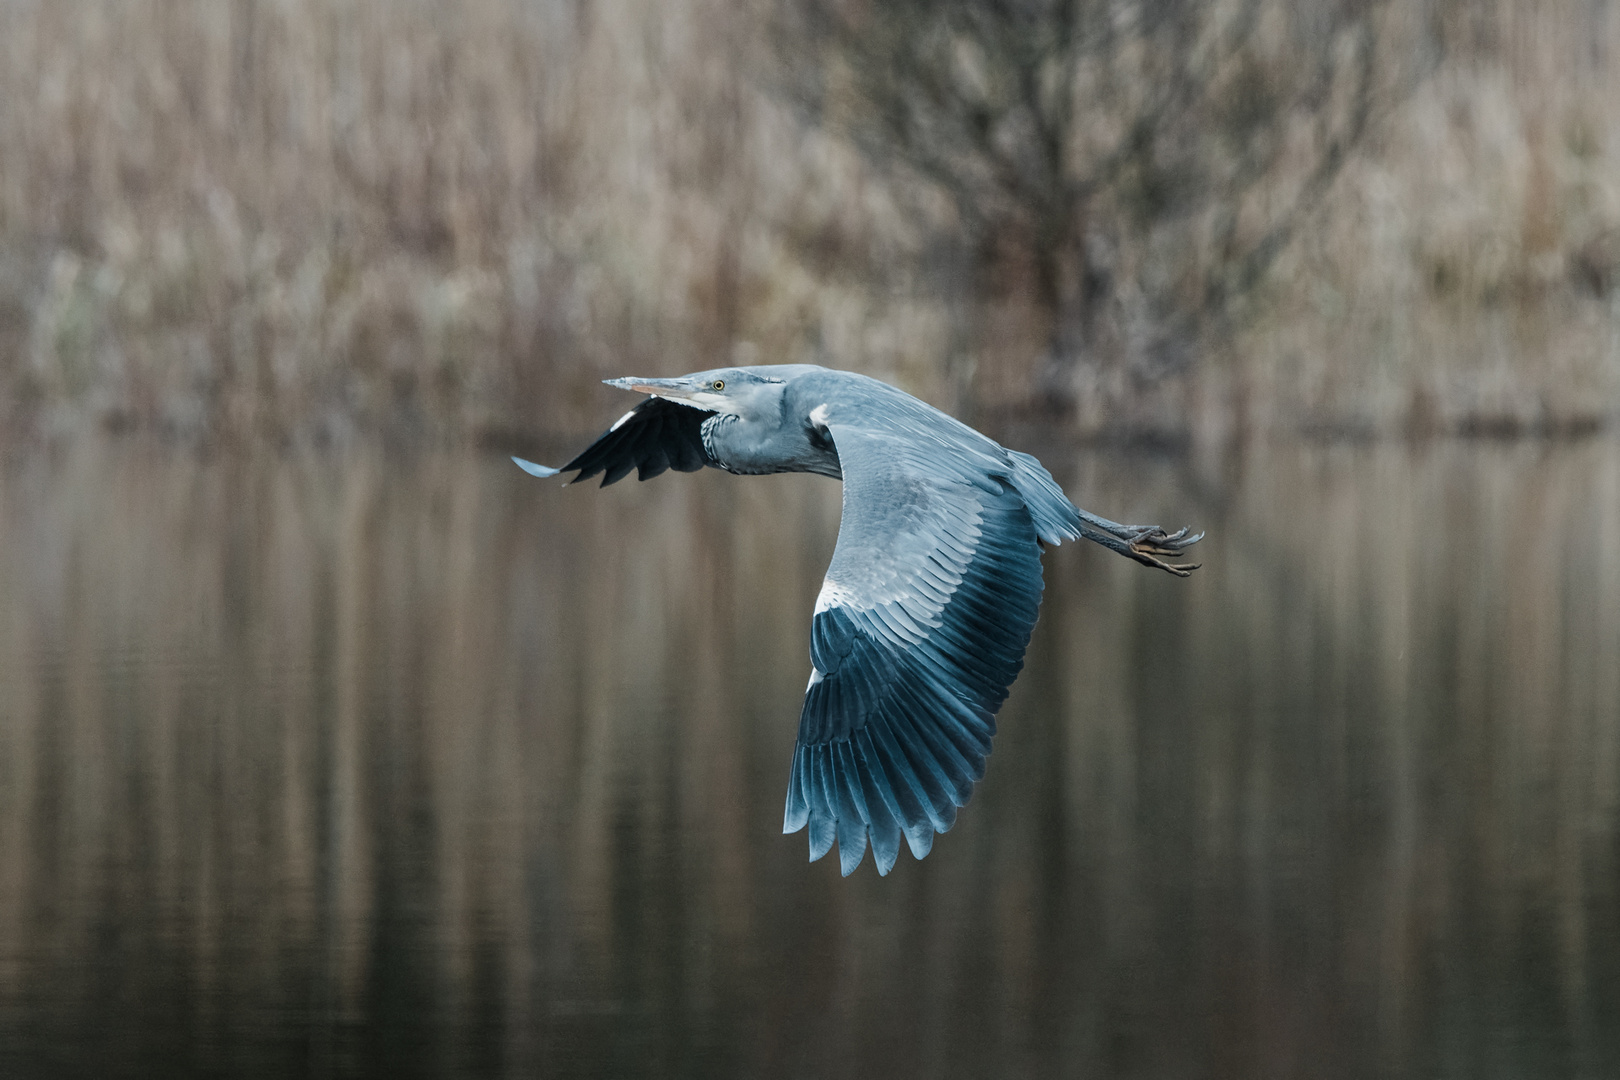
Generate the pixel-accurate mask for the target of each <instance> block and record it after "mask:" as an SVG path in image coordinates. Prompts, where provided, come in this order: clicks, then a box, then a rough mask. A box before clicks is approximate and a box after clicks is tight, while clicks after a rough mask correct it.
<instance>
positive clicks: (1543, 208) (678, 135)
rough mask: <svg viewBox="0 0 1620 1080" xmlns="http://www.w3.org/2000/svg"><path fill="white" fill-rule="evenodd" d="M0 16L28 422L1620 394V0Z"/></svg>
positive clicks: (1535, 425)
mask: <svg viewBox="0 0 1620 1080" xmlns="http://www.w3.org/2000/svg"><path fill="white" fill-rule="evenodd" d="M1007 12H1012V14H1011V15H1008V14H1006V13H1007ZM997 13H1000V14H997ZM0 25H3V28H4V31H5V32H4V34H3V35H0V37H3V41H0V427H3V429H4V431H5V432H6V433H7V434H8V435H11V436H17V437H24V438H29V437H44V438H52V437H56V436H62V435H68V434H72V433H75V432H80V431H88V430H107V429H112V430H130V431H139V432H153V433H161V434H165V435H169V436H174V437H177V438H180V439H183V440H188V441H197V442H206V443H232V442H252V441H258V440H270V441H277V442H290V443H329V442H346V441H351V440H354V439H358V438H370V437H375V436H379V435H380V436H383V437H386V438H399V439H405V440H413V441H414V440H419V441H424V442H434V443H464V442H492V443H499V444H503V445H523V444H529V443H534V442H536V441H540V440H548V441H549V440H550V439H552V438H555V437H557V436H558V435H559V434H564V433H565V434H567V435H570V436H573V435H582V434H586V433H589V432H591V431H594V430H595V427H596V426H597V422H598V421H599V420H600V418H601V417H602V416H604V415H606V414H607V413H608V412H610V411H611V409H612V407H613V403H612V402H611V401H609V396H610V393H611V392H610V391H607V390H606V389H605V388H602V387H601V386H600V385H599V380H600V379H603V378H607V377H611V376H616V375H622V374H626V373H635V374H648V375H657V374H669V373H673V372H680V371H687V370H694V369H698V368H703V367H711V366H720V365H724V364H727V363H775V362H798V361H807V362H816V363H826V364H829V365H832V366H838V367H849V368H855V369H858V370H864V371H867V372H870V373H872V374H875V375H878V376H880V377H883V378H887V379H890V380H892V381H894V382H896V383H898V384H900V385H902V386H904V387H905V388H906V389H908V390H910V391H912V392H914V393H918V394H919V395H921V396H923V397H925V398H927V399H928V400H931V401H933V402H934V403H936V404H938V405H940V406H941V407H943V408H946V409H948V410H950V411H952V412H954V413H956V414H957V415H960V416H963V417H964V418H966V419H969V420H970V421H973V422H976V423H980V424H983V425H987V426H991V427H996V426H1001V427H1005V426H1008V425H1020V424H1025V423H1040V424H1043V425H1048V426H1050V427H1051V428H1052V429H1053V430H1056V431H1059V432H1061V433H1062V434H1063V436H1064V437H1066V438H1072V439H1076V440H1091V441H1096V440H1108V441H1114V440H1125V441H1137V442H1150V443H1156V444H1160V445H1172V446H1181V445H1192V446H1198V447H1208V448H1219V447H1223V446H1230V445H1234V444H1237V443H1242V442H1244V441H1247V440H1251V439H1257V438H1259V439H1269V438H1279V437H1283V438H1286V437H1295V436H1300V435H1304V436H1309V437H1317V438H1347V437H1348V438H1356V439H1375V438H1391V437H1414V436H1416V437H1423V436H1430V435H1437V436H1445V435H1463V436H1470V435H1471V436H1500V437H1513V436H1521V435H1533V436H1546V437H1561V436H1573V435H1583V434H1590V433H1596V432H1603V431H1610V432H1612V431H1614V430H1616V429H1617V428H1620V113H1616V111H1615V110H1614V108H1613V107H1612V103H1613V102H1614V101H1620V74H1617V65H1616V62H1615V59H1614V58H1615V56H1616V51H1617V49H1620V11H1616V10H1612V9H1610V8H1609V7H1608V6H1606V5H1595V4H1590V3H1575V2H1570V0H1557V2H1555V0H1483V2H1479V3H1468V2H1464V0H1436V2H1434V3H1431V4H1428V5H1424V6H1422V7H1421V10H1419V7H1418V6H1417V5H1408V6H1401V5H1396V4H1393V3H1389V2H1365V3H1355V4H1351V3H1343V2H1335V0H1307V2H1305V3H1297V4H1283V3H1281V2H1280V0H1244V2H1233V3H1217V4H1190V3H1188V4H1183V3H1179V2H1168V0H1167V2H1165V3H1162V4H1156V5H1155V4H1145V3H1144V4H1129V3H1078V4H1068V5H1064V4H1057V3H1052V4H1046V5H1043V4H1039V3H1034V4H1030V5H1027V6H1024V7H1019V6H1016V5H1002V6H997V5H979V4H967V3H960V2H943V3H938V4H928V5H923V4H913V3H909V2H897V3H894V4H892V5H881V6H880V5H866V6H863V5H851V4H835V3H830V2H825V0H796V2H794V3H789V4H781V5H777V4H765V3H743V4H729V3H721V2H719V0H673V2H669V3H652V2H650V0H637V2H633V3H628V4H624V5H618V6H609V5H599V4H589V3H563V2H551V0H543V2H522V0H449V2H444V3H428V2H426V0H401V2H400V3H396V4H389V5H367V4H359V3H352V2H346V0H280V2H277V3H269V2H263V0H234V2H231V3H216V2H203V0H169V2H161V0H130V2H114V0H83V2H80V3H75V4H71V5H65V4H43V3H33V2H25V0H0Z"/></svg>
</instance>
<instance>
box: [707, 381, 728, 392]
mask: <svg viewBox="0 0 1620 1080" xmlns="http://www.w3.org/2000/svg"><path fill="white" fill-rule="evenodd" d="M709 385H710V386H712V387H714V388H715V389H716V390H724V389H725V388H726V380H724V379H716V380H714V382H712V383H710V384H709Z"/></svg>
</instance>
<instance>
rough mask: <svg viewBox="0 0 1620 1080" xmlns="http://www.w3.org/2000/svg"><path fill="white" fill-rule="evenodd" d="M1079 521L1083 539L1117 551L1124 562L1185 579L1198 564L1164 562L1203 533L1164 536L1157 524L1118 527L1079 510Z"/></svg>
mask: <svg viewBox="0 0 1620 1080" xmlns="http://www.w3.org/2000/svg"><path fill="white" fill-rule="evenodd" d="M1080 520H1081V522H1082V525H1081V526H1080V531H1081V535H1083V536H1084V537H1085V538H1086V539H1087V540H1094V541H1096V542H1097V543H1099V544H1101V545H1102V546H1103V547H1105V548H1107V549H1108V550H1110V551H1117V552H1119V554H1121V555H1124V556H1125V557H1126V558H1128V559H1135V560H1136V561H1137V562H1139V563H1141V564H1142V565H1143V566H1154V567H1157V568H1158V569H1160V570H1164V571H1167V572H1168V573H1172V574H1174V575H1176V577H1186V576H1187V575H1189V574H1191V573H1192V572H1193V571H1194V570H1196V569H1198V567H1199V566H1200V565H1201V564H1199V563H1172V562H1166V561H1165V560H1166V559H1174V558H1176V557H1178V556H1180V555H1182V554H1183V553H1184V552H1185V551H1186V550H1187V549H1188V548H1190V547H1192V546H1193V545H1194V544H1196V543H1198V541H1200V540H1202V539H1203V538H1204V534H1203V533H1192V534H1191V535H1189V530H1187V529H1178V530H1177V531H1175V532H1173V533H1167V532H1165V531H1164V530H1163V529H1161V528H1160V527H1159V526H1157V525H1121V524H1119V523H1118V522H1117V521H1109V520H1108V519H1107V518H1100V517H1098V516H1097V515H1095V514H1088V513H1086V512H1085V511H1084V510H1081V511H1080ZM1088 526H1095V527H1094V528H1090V527H1088Z"/></svg>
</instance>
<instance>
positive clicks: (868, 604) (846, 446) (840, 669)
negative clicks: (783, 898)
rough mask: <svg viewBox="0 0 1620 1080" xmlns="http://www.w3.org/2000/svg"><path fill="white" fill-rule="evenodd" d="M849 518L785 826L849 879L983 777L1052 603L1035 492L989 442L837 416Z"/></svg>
mask: <svg viewBox="0 0 1620 1080" xmlns="http://www.w3.org/2000/svg"><path fill="white" fill-rule="evenodd" d="M827 430H828V432H829V433H830V434H831V435H832V438H833V441H834V443H835V444H836V445H837V448H838V458H839V462H840V464H841V465H842V468H843V473H844V507H843V520H842V522H841V523H840V525H839V530H838V545H837V548H836V549H835V550H834V552H833V558H832V564H831V565H830V566H829V567H828V569H827V577H826V581H825V583H824V584H823V586H822V590H821V596H820V598H819V599H818V600H817V602H816V613H815V619H814V622H813V623H812V625H811V631H810V659H811V663H812V664H813V665H814V667H813V670H812V671H811V674H810V686H809V688H808V689H807V691H806V693H805V699H804V711H803V713H802V715H801V717H800V720H799V740H798V744H797V745H796V746H795V748H794V751H793V770H792V774H791V776H790V777H789V780H788V795H787V810H786V813H785V815H784V820H783V831H784V832H796V831H798V830H799V829H801V828H803V827H804V826H806V825H808V826H809V827H810V858H811V859H812V860H815V859H819V858H821V857H822V856H823V855H825V854H826V853H827V851H828V849H829V848H831V846H832V843H833V840H834V839H836V840H837V841H838V855H839V861H840V863H841V864H842V869H843V872H844V873H845V874H846V875H847V874H849V873H851V872H852V871H853V870H854V869H855V867H856V866H858V865H860V861H861V858H862V856H863V855H864V854H865V851H866V843H867V839H868V837H870V839H871V843H872V852H873V856H874V858H875V860H876V862H877V868H878V872H879V873H880V874H887V873H888V872H889V870H890V869H891V868H892V867H893V866H894V862H895V859H896V858H897V857H898V855H899V851H900V837H901V835H902V834H903V835H904V836H905V838H906V840H907V842H908V843H909V844H910V846H911V850H912V853H913V854H914V855H915V856H916V857H917V858H919V859H920V858H922V857H923V856H924V855H927V854H928V851H929V849H930V848H931V847H932V845H933V840H934V833H935V832H936V831H938V832H944V831H945V830H947V829H949V828H950V827H951V825H952V824H953V823H954V822H955V820H956V810H957V807H960V806H962V805H964V804H966V802H967V801H968V797H969V796H970V795H971V794H972V791H973V785H974V783H975V782H976V781H977V780H979V779H980V778H981V777H982V776H983V775H984V762H985V757H986V756H987V755H988V754H989V753H990V739H991V736H992V735H994V734H995V730H996V711H997V710H998V709H1000V708H1001V704H1002V702H1003V701H1005V700H1006V698H1007V690H1008V688H1009V687H1010V686H1011V685H1012V682H1013V679H1014V678H1016V677H1017V675H1018V671H1019V669H1020V668H1022V667H1023V664H1024V648H1025V646H1026V645H1028V643H1029V635H1030V631H1031V630H1032V629H1033V628H1034V626H1035V618H1036V615H1037V613H1038V611H1039V609H1040V601H1041V588H1042V583H1041V563H1040V550H1039V546H1038V545H1037V543H1036V528H1035V523H1034V522H1033V520H1032V518H1031V515H1030V512H1029V510H1028V508H1027V507H1026V506H1025V504H1024V500H1023V498H1022V497H1021V496H1020V495H1019V493H1018V491H1017V490H1016V489H1015V488H1014V487H1013V486H1012V484H1011V483H1010V482H1008V480H1006V479H1003V478H1000V477H997V476H996V475H994V474H993V473H992V472H991V471H989V470H987V468H986V462H985V456H984V454H983V452H982V450H979V449H978V448H972V449H970V448H967V447H964V448H962V450H961V451H957V450H954V449H953V448H951V447H950V446H948V445H943V444H941V443H940V442H938V441H934V440H912V439H908V438H907V437H906V436H905V435H904V434H888V433H879V432H870V431H866V430H862V429H859V428H855V427H848V426H843V425H838V424H831V425H828V428H827Z"/></svg>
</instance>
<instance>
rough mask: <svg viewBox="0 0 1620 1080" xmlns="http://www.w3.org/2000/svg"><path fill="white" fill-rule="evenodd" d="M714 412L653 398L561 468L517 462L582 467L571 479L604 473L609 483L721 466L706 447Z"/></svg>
mask: <svg viewBox="0 0 1620 1080" xmlns="http://www.w3.org/2000/svg"><path fill="white" fill-rule="evenodd" d="M713 415H714V413H712V412H709V411H708V410H706V409H697V408H693V407H692V406H689V405H682V404H680V403H679V402H675V401H670V400H669V399H668V398H661V397H649V398H648V399H647V400H646V401H643V402H642V403H641V404H640V405H637V406H636V407H635V408H633V409H631V410H630V411H629V412H627V413H625V414H624V415H623V416H621V417H619V419H618V420H616V421H615V422H614V424H613V426H612V427H610V428H608V429H607V430H606V431H604V432H603V433H602V435H601V437H600V438H598V439H597V440H596V441H595V442H593V443H591V445H589V446H587V447H586V448H585V449H584V450H582V451H581V452H580V453H579V455H578V456H577V457H575V458H574V460H573V461H570V462H569V463H568V464H566V465H564V466H563V467H562V468H560V469H551V468H547V467H546V466H544V465H536V464H535V463H534V462H532V461H524V460H523V459H522V458H513V459H512V460H513V461H515V462H517V463H518V464H519V465H521V466H522V467H523V468H524V470H525V471H527V472H529V473H531V474H533V475H535V476H556V475H557V474H558V473H565V472H572V471H573V470H575V469H578V470H579V475H578V476H576V477H574V479H573V480H572V481H571V483H575V484H577V483H579V482H580V481H581V480H588V479H590V478H591V477H593V476H595V475H596V474H597V473H602V474H604V475H603V476H602V486H603V487H607V486H608V485H609V484H613V483H617V482H618V481H620V480H622V479H624V478H625V477H626V476H628V475H629V474H630V470H632V469H634V470H636V479H638V480H651V479H652V478H653V477H655V476H657V475H659V474H660V473H662V472H664V471H666V470H668V469H674V470H675V471H676V472H697V470H699V469H701V468H703V466H705V465H714V464H717V462H715V460H714V459H713V458H711V457H710V456H709V453H708V451H707V450H705V449H704V448H703V432H702V428H703V421H705V420H707V419H708V418H709V417H711V416H713Z"/></svg>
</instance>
